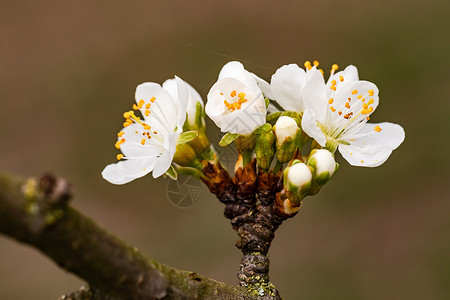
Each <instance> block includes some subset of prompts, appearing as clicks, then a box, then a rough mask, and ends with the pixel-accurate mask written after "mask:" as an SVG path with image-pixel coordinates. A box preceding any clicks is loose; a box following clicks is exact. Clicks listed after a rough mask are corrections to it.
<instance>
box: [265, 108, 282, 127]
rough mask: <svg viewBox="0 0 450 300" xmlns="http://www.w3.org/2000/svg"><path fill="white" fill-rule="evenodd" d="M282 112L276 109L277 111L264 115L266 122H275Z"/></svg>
mask: <svg viewBox="0 0 450 300" xmlns="http://www.w3.org/2000/svg"><path fill="white" fill-rule="evenodd" d="M282 113H283V112H282V111H277V112H274V113H271V114H268V115H267V116H266V122H270V123H272V122H273V123H274V124H275V122H276V121H277V120H278V118H279V117H280V116H281V114H282Z"/></svg>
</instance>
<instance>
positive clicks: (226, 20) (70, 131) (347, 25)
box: [0, 0, 450, 299]
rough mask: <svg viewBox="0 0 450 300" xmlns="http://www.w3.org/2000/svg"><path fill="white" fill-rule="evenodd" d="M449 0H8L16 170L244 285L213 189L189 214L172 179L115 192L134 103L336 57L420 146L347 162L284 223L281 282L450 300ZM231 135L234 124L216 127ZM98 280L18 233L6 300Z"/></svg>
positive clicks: (183, 259) (0, 292)
mask: <svg viewBox="0 0 450 300" xmlns="http://www.w3.org/2000/svg"><path fill="white" fill-rule="evenodd" d="M449 8H450V7H449V5H448V3H446V1H437V0H431V1H417V0H413V1H387V0H382V1H367V0H362V1H356V0H349V1H346V0H344V1H331V0H324V1H294V0H290V1H278V2H275V1H262V0H259V1H255V0H251V1H235V0H232V1H230V0H229V1H181V0H177V1H169V0H168V1H118V0H109V1H105V0H100V1H30V0H28V1H26V0H24V1H21V0H18V1H1V2H0V41H1V42H0V95H1V100H0V112H1V118H0V129H1V133H2V137H1V141H0V143H1V152H0V153H1V155H0V170H2V171H7V172H11V173H15V174H18V175H21V176H34V175H39V174H40V173H42V172H43V171H51V172H53V173H55V174H57V175H60V176H62V177H65V178H67V179H68V180H69V181H70V182H72V183H73V184H74V186H75V189H76V197H75V198H74V201H73V205H74V206H75V207H76V208H78V209H79V210H81V211H83V212H84V213H85V214H87V215H89V216H91V217H92V218H93V219H95V220H96V221H98V222H99V223H100V224H101V225H102V226H104V227H106V228H107V229H108V230H110V231H111V232H113V233H115V234H117V235H118V236H119V237H121V238H122V239H124V240H126V241H127V242H129V243H130V244H132V245H135V246H137V247H138V248H139V249H140V250H141V251H142V252H144V253H145V254H147V255H148V256H150V257H152V258H155V259H157V260H159V261H161V262H163V263H165V264H168V265H171V266H175V267H178V268H182V269H187V270H191V271H196V272H198V273H201V274H204V275H207V276H210V277H213V278H215V279H217V280H221V281H225V282H229V283H233V284H236V283H237V279H236V272H237V269H238V266H239V261H240V257H241V254H240V251H239V250H238V249H237V248H235V247H234V242H235V240H236V238H237V237H236V234H235V232H234V231H233V230H232V229H231V226H230V224H229V221H228V220H226V219H225V218H224V217H223V216H222V214H223V205H222V204H220V203H218V201H217V200H216V199H215V198H214V197H213V196H212V195H211V194H209V192H208V191H207V190H206V188H203V187H202V191H201V199H200V200H199V201H198V202H197V203H196V204H195V205H194V206H193V207H191V208H189V209H180V208H177V207H175V206H174V205H172V204H171V203H170V201H169V200H168V197H167V194H168V193H167V192H168V189H167V188H168V179H163V178H158V179H156V180H155V179H152V177H151V176H147V177H144V178H142V179H139V180H136V181H134V182H132V183H130V184H127V185H124V186H114V185H112V184H109V183H108V182H106V181H104V180H103V179H102V178H101V175H100V172H101V171H102V169H103V168H104V167H105V166H106V165H107V164H109V163H111V162H114V161H115V155H116V154H117V152H116V149H115V148H114V143H115V139H116V133H117V132H118V131H119V130H120V129H121V124H122V122H123V118H122V113H123V112H124V111H125V110H127V109H129V108H130V106H131V105H132V103H133V101H134V91H135V88H136V86H137V85H138V84H139V83H141V82H144V81H154V82H160V83H161V82H163V81H164V80H165V79H167V78H171V77H173V76H174V74H176V75H178V76H180V77H181V78H183V79H184V80H186V81H188V82H189V83H191V84H192V85H193V86H194V87H195V88H196V89H197V90H198V91H199V93H200V94H201V95H202V96H203V97H206V94H207V92H208V90H209V88H210V87H211V85H212V84H213V83H214V82H215V80H216V78H217V75H218V72H219V70H220V68H221V67H222V65H223V64H225V63H226V62H228V61H230V60H234V59H237V60H240V61H242V62H243V63H244V65H245V67H246V68H247V69H248V70H250V71H252V72H254V73H256V74H258V75H259V76H260V77H262V78H264V79H266V80H270V77H271V75H272V74H273V73H274V72H275V70H276V69H277V68H279V67H280V66H282V65H284V64H288V63H298V64H300V65H302V64H303V62H304V61H305V60H313V59H318V60H319V61H320V63H321V67H323V68H324V70H327V69H328V70H329V68H330V66H331V64H332V63H337V64H339V66H340V67H341V68H342V67H345V66H346V65H348V64H354V65H356V66H357V67H358V69H359V73H360V78H362V79H366V80H369V81H372V82H374V83H375V84H377V86H378V87H379V89H380V100H381V101H380V106H379V107H378V109H377V111H376V113H375V114H374V115H373V116H371V119H372V121H373V122H382V121H391V122H394V123H399V124H401V125H402V126H403V127H404V128H405V131H406V140H405V142H404V143H403V144H402V145H401V147H400V148H399V149H397V150H396V151H394V152H393V154H392V156H391V157H390V159H389V160H388V161H387V162H386V163H385V164H384V165H382V166H380V167H378V168H374V169H365V168H356V167H350V166H349V165H348V164H347V163H346V162H344V161H342V159H340V161H339V162H340V163H341V169H340V171H339V173H338V174H337V175H336V176H335V177H334V178H333V179H332V181H331V182H330V183H329V184H328V185H327V186H326V187H325V188H324V189H323V190H322V191H321V192H320V193H319V194H318V195H317V196H316V197H314V198H310V199H308V198H307V199H306V200H305V201H304V202H305V203H304V206H303V207H302V210H301V212H300V213H299V214H298V215H297V216H296V217H295V218H293V219H291V220H288V221H287V222H285V223H284V224H283V225H282V226H281V228H280V229H279V230H278V232H277V234H276V238H275V240H274V242H273V245H272V248H271V251H270V258H271V279H272V281H273V282H274V283H275V285H276V286H277V287H278V288H279V290H280V292H281V294H282V295H283V296H284V297H286V299H449V298H450V285H449V282H450V256H449V255H450V201H449V199H450V184H449V183H450V181H449V179H450V176H449V175H450V160H449V159H448V156H447V155H448V153H449V150H450V149H449V142H448V139H449V134H448V130H449V128H450V126H449V125H450V124H449V123H450V113H449V112H450V105H449V103H450V101H449V99H450V84H449V83H448V82H447V80H448V79H449V76H448V75H449V68H450V63H449V50H450V47H449V28H450V22H449V17H448V12H449ZM208 126H209V128H208V130H209V132H210V135H211V137H212V139H213V140H214V142H216V143H217V142H218V139H219V137H220V134H219V131H218V130H217V129H216V128H215V126H213V124H212V122H209V123H208ZM82 284H83V282H82V281H80V280H79V279H78V278H76V277H75V276H73V275H71V274H69V273H67V272H65V271H63V270H61V269H59V268H58V267H57V266H56V265H55V264H53V263H52V262H51V261H50V260H48V259H47V258H46V257H45V256H43V255H42V254H40V253H39V252H37V251H36V250H34V249H31V248H29V247H27V246H23V245H20V244H18V243H17V242H15V241H12V240H10V239H8V238H6V237H4V236H0V299H55V298H57V297H58V296H60V295H61V294H63V293H65V292H70V291H73V290H76V289H77V288H78V287H79V286H80V285H82Z"/></svg>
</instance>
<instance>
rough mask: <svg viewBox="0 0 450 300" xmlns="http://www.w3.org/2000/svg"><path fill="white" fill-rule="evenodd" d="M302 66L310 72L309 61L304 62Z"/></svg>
mask: <svg viewBox="0 0 450 300" xmlns="http://www.w3.org/2000/svg"><path fill="white" fill-rule="evenodd" d="M304 66H305V68H306V69H307V70H311V68H312V66H311V62H310V61H309V60H307V61H305V64H304Z"/></svg>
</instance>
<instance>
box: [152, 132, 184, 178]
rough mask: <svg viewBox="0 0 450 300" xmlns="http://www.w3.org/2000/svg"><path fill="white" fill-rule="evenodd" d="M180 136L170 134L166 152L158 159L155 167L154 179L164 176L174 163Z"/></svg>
mask: <svg viewBox="0 0 450 300" xmlns="http://www.w3.org/2000/svg"><path fill="white" fill-rule="evenodd" d="M179 136H180V134H179V133H178V132H175V133H173V134H170V135H169V136H168V139H167V145H166V151H165V152H164V153H162V154H161V156H160V157H158V158H157V159H156V162H155V167H154V169H153V173H152V175H153V178H157V177H159V176H161V175H162V174H164V173H165V172H166V171H167V170H168V169H169V168H170V164H171V163H172V160H173V156H174V155H175V151H176V146H177V140H178V137H179Z"/></svg>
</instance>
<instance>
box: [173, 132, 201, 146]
mask: <svg viewBox="0 0 450 300" xmlns="http://www.w3.org/2000/svg"><path fill="white" fill-rule="evenodd" d="M197 136H198V132H197V131H195V130H192V131H186V132H183V133H182V134H180V137H179V138H178V140H177V145H179V144H183V143H187V142H190V141H192V140H193V139H195V138H196V137H197Z"/></svg>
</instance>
